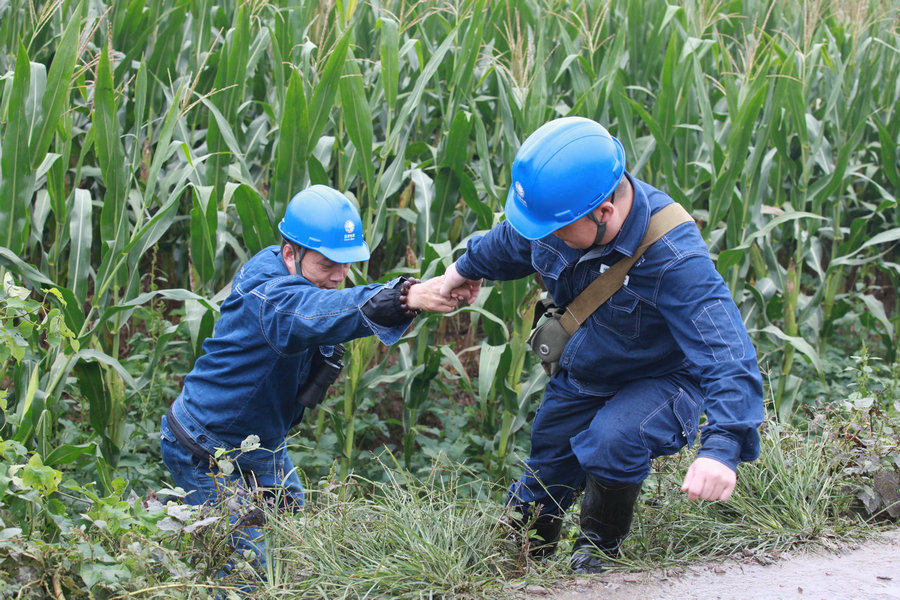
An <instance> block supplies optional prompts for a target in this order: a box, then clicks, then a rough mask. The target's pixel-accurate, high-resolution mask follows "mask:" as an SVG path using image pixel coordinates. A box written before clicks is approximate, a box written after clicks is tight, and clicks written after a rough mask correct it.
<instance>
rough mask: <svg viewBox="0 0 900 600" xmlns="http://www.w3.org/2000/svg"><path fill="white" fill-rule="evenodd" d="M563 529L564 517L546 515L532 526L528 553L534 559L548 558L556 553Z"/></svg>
mask: <svg viewBox="0 0 900 600" xmlns="http://www.w3.org/2000/svg"><path fill="white" fill-rule="evenodd" d="M561 529H562V517H557V516H553V515H544V516H542V517H539V518H538V520H537V521H535V522H534V524H533V525H532V526H531V529H530V530H529V533H534V534H535V535H529V537H528V552H529V553H530V554H531V556H533V557H534V558H546V557H548V556H550V555H551V554H553V553H554V552H556V543H557V542H558V541H559V532H560V530H561Z"/></svg>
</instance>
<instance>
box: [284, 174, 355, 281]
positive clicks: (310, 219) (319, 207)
mask: <svg viewBox="0 0 900 600" xmlns="http://www.w3.org/2000/svg"><path fill="white" fill-rule="evenodd" d="M278 231H280V232H281V235H282V236H284V239H286V240H288V241H290V242H293V243H295V244H298V245H300V246H302V247H304V248H309V249H310V250H315V251H316V252H321V253H322V254H323V255H324V256H325V257H326V258H328V259H329V260H333V261H334V262H336V263H351V262H362V261H366V260H369V245H368V244H367V243H366V240H365V239H363V232H362V221H361V220H360V218H359V211H357V210H356V207H355V206H353V204H352V203H351V202H350V200H349V199H348V198H347V197H346V196H344V195H343V194H342V193H340V192H339V191H337V190H335V189H332V188H330V187H328V186H326V185H313V186H310V187H308V188H306V189H305V190H303V191H302V192H300V193H299V194H297V195H296V196H294V197H293V198H291V201H290V203H289V204H288V207H287V210H286V211H285V213H284V218H283V219H281V222H280V223H279V224H278Z"/></svg>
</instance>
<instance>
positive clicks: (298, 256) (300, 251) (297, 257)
mask: <svg viewBox="0 0 900 600" xmlns="http://www.w3.org/2000/svg"><path fill="white" fill-rule="evenodd" d="M291 247H292V248H293V249H294V271H295V274H296V275H303V272H302V271H301V270H300V263H301V262H303V257H304V256H306V248H304V247H303V246H298V245H297V244H291Z"/></svg>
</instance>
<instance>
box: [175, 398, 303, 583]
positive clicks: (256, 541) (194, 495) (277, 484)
mask: <svg viewBox="0 0 900 600" xmlns="http://www.w3.org/2000/svg"><path fill="white" fill-rule="evenodd" d="M160 448H161V451H162V459H163V462H164V463H165V465H166V468H168V469H169V472H170V473H171V474H172V479H173V480H174V482H175V485H177V486H178V487H181V488H183V489H184V490H185V491H187V492H189V493H188V495H187V496H185V498H184V501H185V502H186V503H187V504H192V505H195V506H196V505H200V504H203V503H209V504H215V503H218V502H221V501H223V500H225V498H224V497H223V494H224V493H225V492H226V490H232V491H233V490H238V496H241V495H243V496H244V497H245V498H246V494H244V493H242V491H241V490H243V492H246V491H247V487H248V486H247V481H246V478H247V477H248V476H249V474H248V473H241V472H240V471H239V469H237V468H235V471H234V473H232V474H231V475H230V476H228V477H226V478H225V480H224V482H223V481H222V478H221V477H217V478H214V477H213V476H212V475H211V474H210V467H209V461H208V460H201V459H200V458H198V457H196V456H194V455H193V454H191V453H190V452H189V451H188V450H187V449H186V448H185V447H184V446H183V445H181V443H179V442H178V440H176V439H175V436H174V435H173V434H172V430H171V428H170V427H169V424H168V423H167V421H166V417H165V416H164V417H163V418H162V423H161V424H160ZM273 456H275V455H273ZM279 456H280V461H279V464H277V465H276V464H275V463H274V461H273V464H272V469H271V470H269V471H263V472H260V471H258V470H254V471H253V472H252V476H253V477H254V479H255V482H256V484H257V485H258V486H259V487H261V488H265V489H268V490H271V491H272V492H274V495H275V497H276V499H277V500H278V502H279V505H282V506H289V507H290V508H292V509H299V508H300V507H301V506H302V505H303V500H304V491H303V484H301V483H300V478H299V477H298V476H297V471H296V469H295V468H294V465H293V464H292V463H291V460H290V458H288V455H287V452H285V451H281V452H280V453H279ZM217 480H218V481H217ZM230 518H231V521H232V523H235V521H236V516H234V515H232V516H231V517H230ZM232 545H233V546H234V548H235V550H237V551H238V552H241V553H242V552H243V551H245V550H253V552H254V553H255V554H256V558H255V560H254V561H253V564H254V566H255V567H256V568H257V570H258V571H259V572H265V566H266V546H265V539H264V538H263V534H262V531H261V530H260V529H259V527H256V526H251V525H248V526H244V527H241V528H239V530H236V531H234V532H233V533H232Z"/></svg>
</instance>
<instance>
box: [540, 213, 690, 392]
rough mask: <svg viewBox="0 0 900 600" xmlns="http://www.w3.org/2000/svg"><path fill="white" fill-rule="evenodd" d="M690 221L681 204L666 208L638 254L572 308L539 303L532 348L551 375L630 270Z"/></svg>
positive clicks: (600, 280)
mask: <svg viewBox="0 0 900 600" xmlns="http://www.w3.org/2000/svg"><path fill="white" fill-rule="evenodd" d="M689 222H693V219H692V218H691V215H689V214H688V212H687V211H686V210H685V209H684V208H683V207H682V206H681V205H680V204H678V203H677V202H673V203H672V204H668V205H666V206H664V207H663V208H661V209H660V210H659V211H657V212H656V213H655V214H654V215H653V216H651V217H650V225H649V226H648V227H647V232H646V234H644V239H643V240H641V244H640V245H639V246H638V247H637V250H635V252H634V255H633V256H631V257H624V258H622V259H621V260H619V262H617V263H616V264H614V265H613V266H611V267H610V268H608V269H607V270H606V271H604V272H603V273H602V274H601V275H600V276H598V277H597V278H596V279H595V280H594V281H592V282H591V283H590V285H588V286H587V287H586V288H585V289H584V290H582V292H581V293H580V294H578V296H577V297H576V298H575V299H574V300H572V302H570V303H569V305H568V306H566V307H565V308H560V307H558V306H556V305H555V304H553V301H552V300H551V299H550V298H543V299H541V300H539V301H538V304H537V306H536V307H535V310H534V325H533V326H532V328H533V331H532V332H531V336H529V338H528V346H529V347H530V348H531V350H532V351H533V352H534V353H535V354H536V355H537V357H538V359H539V360H540V361H541V366H542V367H544V371H546V372H547V375H549V376H550V377H553V376H554V375H556V374H557V373H558V372H559V370H560V366H559V359H560V358H561V357H562V354H563V351H564V350H565V349H566V344H567V343H568V342H569V338H570V337H572V335H573V334H574V333H575V332H576V331H578V328H579V327H581V325H582V323H584V322H585V321H586V320H587V319H588V317H590V316H591V314H593V312H594V311H595V310H597V309H598V308H599V307H600V305H601V304H603V303H604V302H606V301H607V300H609V298H610V296H612V295H613V294H615V293H616V292H617V291H618V290H619V288H620V287H622V284H623V283H625V277H626V276H627V274H628V270H629V269H631V267H632V266H633V265H634V263H635V262H637V259H638V258H640V257H641V255H642V254H643V253H644V251H645V250H646V249H647V248H649V247H650V246H651V245H652V244H653V243H654V242H656V241H657V240H658V239H659V238H661V237H662V236H664V235H665V234H667V233H668V232H669V231H671V230H672V229H674V228H675V227H677V226H679V225H681V224H682V223H689Z"/></svg>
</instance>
